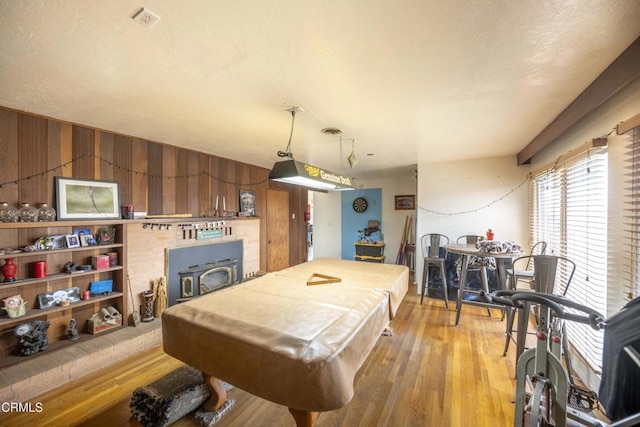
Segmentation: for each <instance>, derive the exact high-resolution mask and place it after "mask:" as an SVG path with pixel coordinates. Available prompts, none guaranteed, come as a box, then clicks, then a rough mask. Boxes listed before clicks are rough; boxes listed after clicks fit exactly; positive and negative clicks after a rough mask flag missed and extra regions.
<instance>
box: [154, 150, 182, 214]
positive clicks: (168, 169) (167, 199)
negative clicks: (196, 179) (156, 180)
mask: <svg viewBox="0 0 640 427" xmlns="http://www.w3.org/2000/svg"><path fill="white" fill-rule="evenodd" d="M177 151H178V149H177V148H176V147H172V146H170V145H167V146H163V147H162V176H163V177H164V178H163V179H162V195H161V197H162V211H160V212H154V213H162V214H166V215H169V214H175V213H177V210H176V187H177V186H176V180H175V179H170V178H169V177H175V176H176V171H177V170H178V155H177ZM149 213H151V212H149Z"/></svg>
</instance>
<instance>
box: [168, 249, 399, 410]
mask: <svg viewBox="0 0 640 427" xmlns="http://www.w3.org/2000/svg"><path fill="white" fill-rule="evenodd" d="M313 273H319V274H326V275H330V276H334V277H339V278H341V279H342V281H341V282H340V283H331V284H323V285H315V286H307V279H309V277H310V276H311V275H312V274H313ZM408 279H409V270H408V268H407V267H405V266H398V265H390V264H374V263H366V262H355V261H345V260H335V259H318V260H314V261H311V262H307V263H303V264H300V265H297V266H294V267H290V268H287V269H285V270H281V271H279V272H275V273H269V274H267V275H265V276H263V277H260V278H258V279H254V280H251V281H248V282H246V283H242V284H240V285H237V286H234V287H232V288H227V289H224V290H221V291H218V292H215V293H212V294H210V295H205V296H202V297H200V298H196V299H193V300H191V301H189V302H187V303H182V304H178V305H175V306H173V307H170V308H169V309H167V310H166V311H165V312H164V313H163V315H162V335H163V345H164V350H165V352H166V353H167V354H169V355H171V356H173V357H175V358H177V359H179V360H182V361H183V362H185V363H186V364H188V365H191V366H194V367H196V368H198V369H200V370H202V371H203V372H205V373H207V374H209V375H212V376H215V377H217V378H219V379H221V380H223V381H226V382H228V383H230V384H233V385H235V386H236V387H239V388H241V389H243V390H245V391H247V392H249V393H251V394H254V395H256V396H259V397H262V398H264V399H267V400H270V401H272V402H275V403H278V404H281V405H285V406H287V407H289V408H293V409H297V410H301V411H312V412H321V411H329V410H334V409H337V408H341V407H343V406H344V405H346V404H347V403H348V402H349V401H350V400H351V398H352V397H353V381H354V377H355V374H356V372H357V371H358V369H359V368H360V367H361V366H362V363H363V362H364V360H365V359H366V358H367V356H368V355H369V353H370V351H371V349H372V348H373V346H374V345H375V343H376V342H377V340H378V338H379V337H380V335H381V333H382V332H383V330H384V328H385V327H386V326H387V325H388V324H389V322H390V320H392V319H393V316H394V315H395V313H396V311H397V308H398V306H399V305H400V302H401V301H402V298H403V297H404V295H405V294H406V291H407V288H408Z"/></svg>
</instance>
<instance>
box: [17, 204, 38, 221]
mask: <svg viewBox="0 0 640 427" xmlns="http://www.w3.org/2000/svg"><path fill="white" fill-rule="evenodd" d="M18 217H20V222H36V221H38V209H36V208H34V207H33V206H29V203H23V204H22V207H21V208H20V209H19V210H18Z"/></svg>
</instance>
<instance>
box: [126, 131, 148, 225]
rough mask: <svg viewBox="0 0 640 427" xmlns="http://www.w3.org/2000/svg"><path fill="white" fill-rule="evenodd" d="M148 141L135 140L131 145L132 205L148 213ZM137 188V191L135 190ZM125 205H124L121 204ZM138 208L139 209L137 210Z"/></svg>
mask: <svg viewBox="0 0 640 427" xmlns="http://www.w3.org/2000/svg"><path fill="white" fill-rule="evenodd" d="M147 146H148V143H147V141H145V140H143V139H138V138H134V139H133V141H132V144H131V154H132V155H131V159H132V163H131V169H132V172H131V184H132V188H131V203H130V204H132V205H133V206H134V209H138V210H140V211H142V212H148V211H149V210H148V206H147V201H148V200H149V187H148V181H147V175H148V171H149V167H148V161H147V153H148V150H147ZM134 188H135V191H133V189H134ZM121 204H123V203H121ZM136 206H137V208H136Z"/></svg>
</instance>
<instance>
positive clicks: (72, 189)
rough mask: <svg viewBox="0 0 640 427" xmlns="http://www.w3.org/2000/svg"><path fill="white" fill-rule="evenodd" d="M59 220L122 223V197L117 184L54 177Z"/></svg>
mask: <svg viewBox="0 0 640 427" xmlns="http://www.w3.org/2000/svg"><path fill="white" fill-rule="evenodd" d="M55 189H56V207H57V211H58V219H59V220H79V219H120V193H119V189H118V183H117V182H115V181H97V180H91V179H75V178H65V177H61V176H57V177H55Z"/></svg>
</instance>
